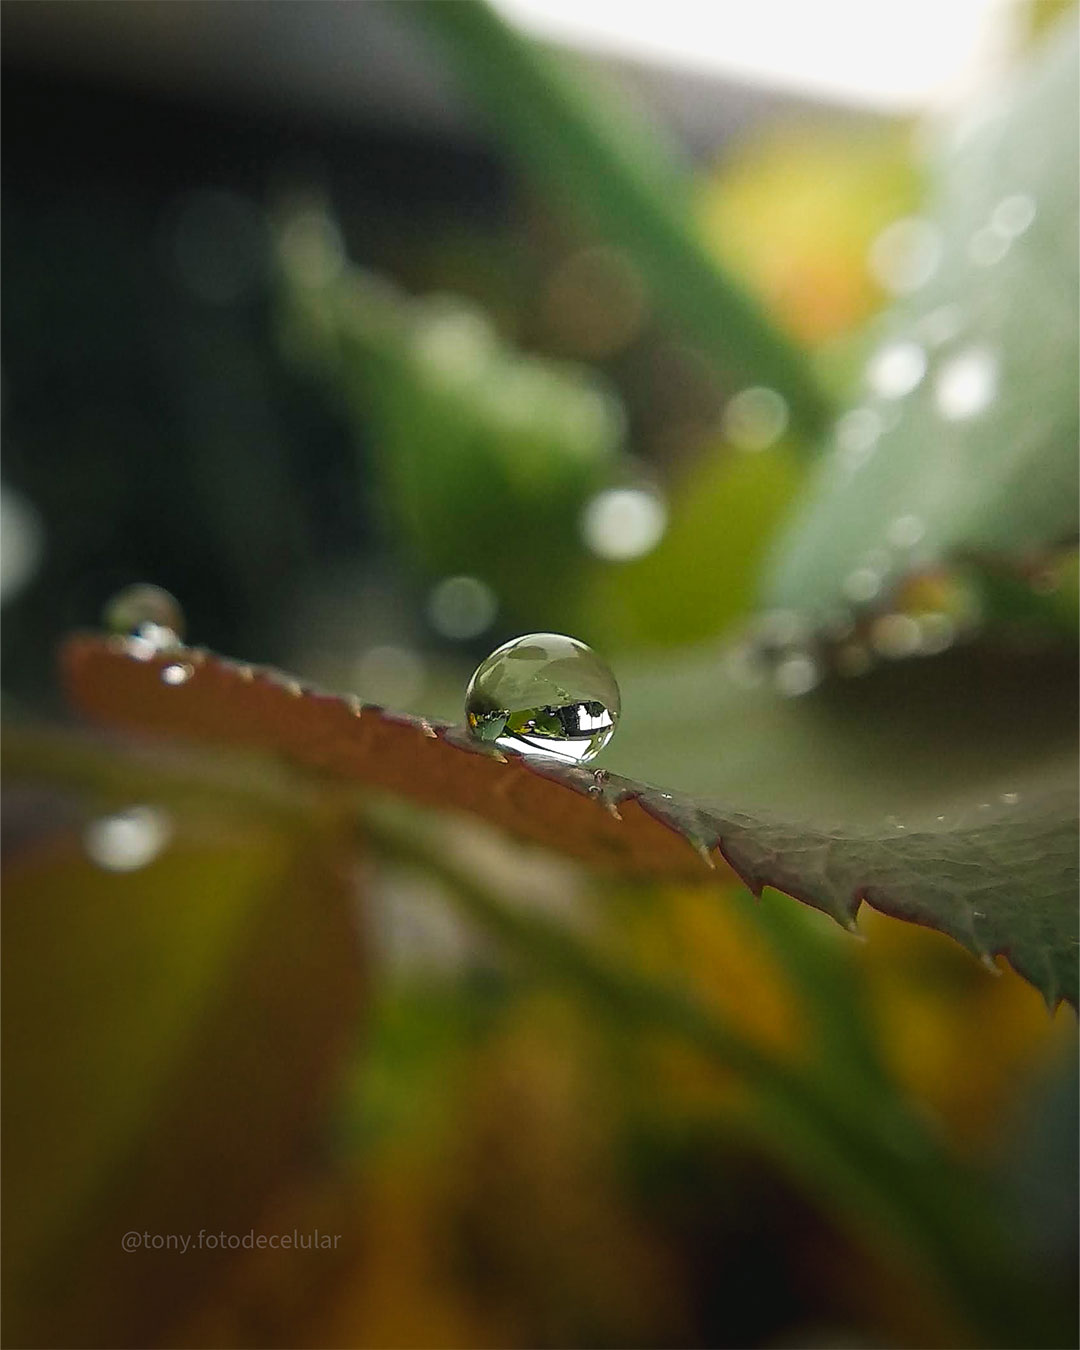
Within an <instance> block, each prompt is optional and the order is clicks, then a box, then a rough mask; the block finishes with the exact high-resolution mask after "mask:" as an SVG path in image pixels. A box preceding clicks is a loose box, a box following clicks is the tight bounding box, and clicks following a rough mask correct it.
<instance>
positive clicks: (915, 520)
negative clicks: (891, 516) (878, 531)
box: [886, 515, 926, 548]
mask: <svg viewBox="0 0 1080 1350" xmlns="http://www.w3.org/2000/svg"><path fill="white" fill-rule="evenodd" d="M925 533H926V526H925V525H924V524H923V522H922V521H921V520H920V519H919V517H918V516H913V515H907V516H897V517H896V519H895V520H894V521H892V522H891V523H890V525H889V528H888V529H887V530H886V537H887V538H888V541H889V543H890V544H892V546H893V548H914V547H915V545H916V544H917V543H918V542H919V540H920V539H921V538H922V537H923V535H924V534H925Z"/></svg>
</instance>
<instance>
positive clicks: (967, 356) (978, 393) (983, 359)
mask: <svg viewBox="0 0 1080 1350" xmlns="http://www.w3.org/2000/svg"><path fill="white" fill-rule="evenodd" d="M997 376H998V363H997V358H996V357H995V356H994V354H993V352H991V351H990V350H989V349H988V348H986V347H968V348H966V349H965V350H964V351H962V352H959V353H958V354H957V355H956V356H953V357H951V358H950V359H949V360H948V361H946V362H945V364H944V365H943V366H942V367H941V370H940V371H939V372H938V376H937V380H936V381H935V384H934V400H935V402H936V403H937V408H938V412H940V413H941V415H942V417H944V418H947V419H948V420H949V421H950V422H958V421H962V420H963V419H965V418H968V417H975V416H976V415H977V414H978V413H981V412H985V411H986V409H987V408H988V407H989V406H990V404H991V403H992V402H993V401H994V397H995V395H996V393H997Z"/></svg>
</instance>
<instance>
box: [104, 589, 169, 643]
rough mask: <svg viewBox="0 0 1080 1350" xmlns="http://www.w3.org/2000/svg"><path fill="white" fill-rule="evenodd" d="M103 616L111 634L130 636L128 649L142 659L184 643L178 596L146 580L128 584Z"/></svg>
mask: <svg viewBox="0 0 1080 1350" xmlns="http://www.w3.org/2000/svg"><path fill="white" fill-rule="evenodd" d="M102 617H103V619H104V623H105V627H106V628H107V629H108V630H109V632H110V633H115V634H116V635H117V636H118V637H124V638H127V639H128V650H129V652H130V653H131V655H132V656H136V657H138V658H139V659H140V660H143V661H148V660H149V659H150V658H151V657H152V656H154V655H156V654H157V653H158V652H163V651H169V650H170V649H172V648H173V647H180V646H182V645H183V644H182V639H183V636H184V612H183V610H182V609H181V608H180V602H179V601H178V600H177V599H176V597H175V596H174V595H170V594H169V592H168V591H166V590H162V588H161V587H160V586H151V585H149V584H147V583H145V582H139V583H138V584H136V585H134V586H125V587H124V589H123V590H122V591H118V592H117V593H116V595H114V596H113V598H112V599H111V600H110V601H109V603H108V604H107V605H106V606H105V611H104V614H103V616H102Z"/></svg>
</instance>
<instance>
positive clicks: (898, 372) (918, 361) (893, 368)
mask: <svg viewBox="0 0 1080 1350" xmlns="http://www.w3.org/2000/svg"><path fill="white" fill-rule="evenodd" d="M925 374H926V352H925V351H924V350H923V349H922V347H920V346H919V344H918V343H917V342H910V341H902V342H890V343H887V344H886V345H885V346H884V347H881V348H879V349H878V350H877V351H876V352H875V353H874V355H873V356H872V357H871V358H870V360H869V362H868V363H867V367H866V378H867V382H868V383H869V385H870V388H871V389H873V390H874V392H875V393H877V394H878V395H880V397H881V398H903V396H904V395H905V394H910V393H911V391H912V390H913V389H915V388H916V387H917V386H918V384H919V382H920V381H921V380H922V377H923V376H924V375H925Z"/></svg>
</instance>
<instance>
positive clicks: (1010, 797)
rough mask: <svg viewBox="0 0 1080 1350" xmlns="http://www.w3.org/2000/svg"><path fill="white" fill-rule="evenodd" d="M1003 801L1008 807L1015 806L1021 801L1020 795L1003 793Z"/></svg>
mask: <svg viewBox="0 0 1080 1350" xmlns="http://www.w3.org/2000/svg"><path fill="white" fill-rule="evenodd" d="M1001 800H1002V801H1003V802H1004V803H1005V805H1006V806H1015V805H1016V803H1017V802H1018V801H1019V800H1020V794H1019V792H1003V793H1002V794H1001Z"/></svg>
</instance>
